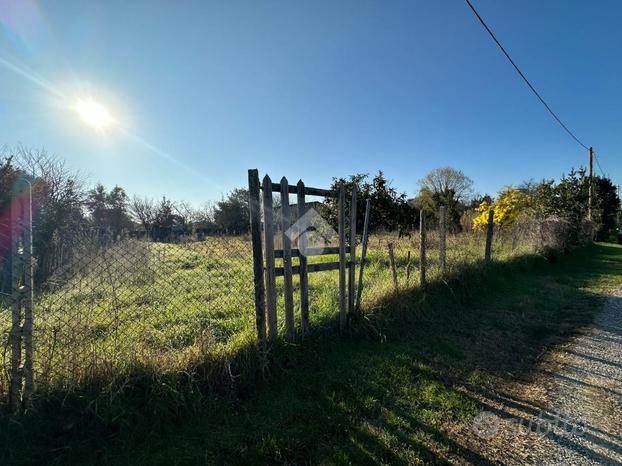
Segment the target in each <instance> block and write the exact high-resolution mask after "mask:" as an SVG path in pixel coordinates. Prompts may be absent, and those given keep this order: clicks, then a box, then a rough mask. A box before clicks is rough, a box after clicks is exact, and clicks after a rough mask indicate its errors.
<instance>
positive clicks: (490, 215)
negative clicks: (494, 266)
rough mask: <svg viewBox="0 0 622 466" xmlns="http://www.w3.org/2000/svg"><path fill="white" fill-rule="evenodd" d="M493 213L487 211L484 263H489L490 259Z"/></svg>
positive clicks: (491, 210) (493, 224)
mask: <svg viewBox="0 0 622 466" xmlns="http://www.w3.org/2000/svg"><path fill="white" fill-rule="evenodd" d="M494 219H495V211H494V210H493V209H490V210H489V211H488V225H487V227H486V250H485V252H484V262H486V263H487V264H488V263H490V261H491V259H492V234H493V231H494V228H495V223H494Z"/></svg>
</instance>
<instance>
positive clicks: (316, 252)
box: [274, 246, 339, 259]
mask: <svg viewBox="0 0 622 466" xmlns="http://www.w3.org/2000/svg"><path fill="white" fill-rule="evenodd" d="M306 251H307V253H306V254H305V256H306V257H310V256H327V255H329V254H339V246H335V247H327V248H306ZM274 257H276V258H277V259H282V258H283V250H282V249H275V250H274ZM292 257H300V250H299V249H292Z"/></svg>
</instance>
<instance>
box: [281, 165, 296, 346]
mask: <svg viewBox="0 0 622 466" xmlns="http://www.w3.org/2000/svg"><path fill="white" fill-rule="evenodd" d="M291 223H292V219H291V213H290V209H289V184H288V183H287V178H285V177H283V178H281V229H282V235H283V295H284V296H283V297H284V301H285V336H286V338H287V340H288V341H290V342H292V341H294V285H293V282H292V241H291V239H290V237H289V234H290V233H291V232H290V231H288V230H289V228H290V226H291Z"/></svg>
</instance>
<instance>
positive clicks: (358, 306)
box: [355, 199, 370, 312]
mask: <svg viewBox="0 0 622 466" xmlns="http://www.w3.org/2000/svg"><path fill="white" fill-rule="evenodd" d="M369 209H370V202H369V199H367V202H366V203H365V223H364V224H363V244H362V245H361V265H360V267H359V285H358V290H357V293H356V306H355V309H356V311H357V312H358V311H359V310H360V309H361V295H362V294H363V269H364V268H365V259H366V257H367V238H368V229H369Z"/></svg>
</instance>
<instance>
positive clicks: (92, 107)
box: [73, 98, 113, 131]
mask: <svg viewBox="0 0 622 466" xmlns="http://www.w3.org/2000/svg"><path fill="white" fill-rule="evenodd" d="M73 108H74V110H75V111H76V112H77V113H78V115H80V118H82V121H84V122H85V123H86V124H88V125H89V126H92V127H93V128H95V129H96V130H99V131H103V130H105V129H106V128H108V127H109V126H110V125H111V124H112V123H113V120H112V117H111V116H110V113H109V112H108V110H107V109H106V107H104V106H103V105H102V104H100V103H99V102H95V101H94V100H93V99H90V98H89V99H80V100H78V101H77V102H76V104H75V105H74V107H73Z"/></svg>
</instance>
